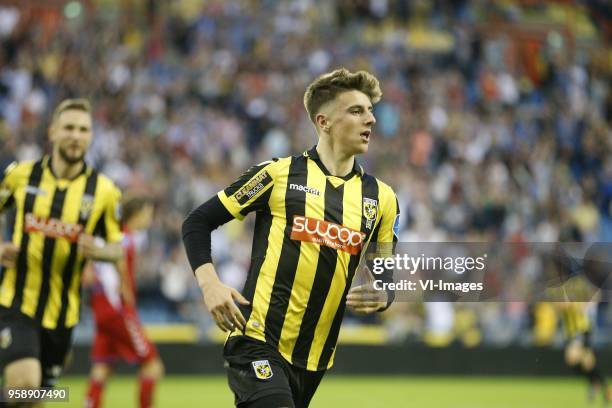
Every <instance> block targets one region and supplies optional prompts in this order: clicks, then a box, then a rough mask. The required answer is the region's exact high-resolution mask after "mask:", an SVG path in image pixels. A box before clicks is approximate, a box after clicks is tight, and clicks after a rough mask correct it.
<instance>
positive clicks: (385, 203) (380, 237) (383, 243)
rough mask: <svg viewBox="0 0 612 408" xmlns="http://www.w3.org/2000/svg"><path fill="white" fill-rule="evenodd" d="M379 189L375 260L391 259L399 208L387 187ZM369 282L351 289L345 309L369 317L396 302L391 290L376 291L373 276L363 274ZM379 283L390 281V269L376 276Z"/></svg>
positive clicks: (395, 241)
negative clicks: (379, 209) (378, 258)
mask: <svg viewBox="0 0 612 408" xmlns="http://www.w3.org/2000/svg"><path fill="white" fill-rule="evenodd" d="M385 187H386V189H385V190H381V200H380V201H381V218H380V221H379V223H378V225H377V226H376V228H375V231H374V232H373V234H372V235H373V237H374V239H375V242H374V244H375V245H376V248H375V251H374V252H375V255H376V256H377V257H378V256H379V257H390V256H393V253H394V251H395V245H396V243H397V235H398V228H399V205H398V202H397V197H396V196H395V193H394V192H393V190H391V188H390V187H388V186H385ZM366 277H367V279H368V282H366V283H365V284H363V285H360V286H357V287H354V288H352V289H351V290H350V291H349V293H348V295H347V297H346V299H347V306H349V307H350V308H351V309H352V310H353V311H354V312H356V313H358V314H369V313H373V312H382V311H384V310H387V309H388V308H389V306H391V303H393V301H394V300H395V292H393V291H391V290H387V291H381V290H375V289H374V287H373V280H374V277H372V275H371V274H370V272H367V273H366ZM375 278H376V279H378V280H381V281H382V282H393V269H385V270H384V271H383V272H382V273H381V274H378V275H376V277H375Z"/></svg>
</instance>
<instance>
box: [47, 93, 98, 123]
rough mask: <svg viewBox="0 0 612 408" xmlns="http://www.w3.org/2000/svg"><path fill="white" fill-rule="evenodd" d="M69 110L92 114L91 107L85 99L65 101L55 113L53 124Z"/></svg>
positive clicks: (52, 119)
mask: <svg viewBox="0 0 612 408" xmlns="http://www.w3.org/2000/svg"><path fill="white" fill-rule="evenodd" d="M67 110H80V111H83V112H86V113H91V105H90V103H89V101H88V100H87V99H85V98H75V99H64V100H63V101H62V102H61V103H60V104H59V105H57V108H55V110H54V111H53V117H52V118H51V123H55V121H56V120H57V119H58V118H59V116H60V115H61V114H62V113H63V112H66V111H67Z"/></svg>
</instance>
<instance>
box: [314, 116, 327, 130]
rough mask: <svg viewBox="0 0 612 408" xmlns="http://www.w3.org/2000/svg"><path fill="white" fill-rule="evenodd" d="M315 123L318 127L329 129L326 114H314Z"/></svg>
mask: <svg viewBox="0 0 612 408" xmlns="http://www.w3.org/2000/svg"><path fill="white" fill-rule="evenodd" d="M315 123H316V125H317V127H318V128H320V129H323V130H324V131H326V132H327V131H329V119H328V118H327V115H326V114H324V113H317V115H316V116H315Z"/></svg>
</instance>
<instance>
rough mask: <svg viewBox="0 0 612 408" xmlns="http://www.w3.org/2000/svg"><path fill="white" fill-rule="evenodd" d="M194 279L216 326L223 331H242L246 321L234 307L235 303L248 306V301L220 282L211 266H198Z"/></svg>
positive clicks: (236, 307)
mask: <svg viewBox="0 0 612 408" xmlns="http://www.w3.org/2000/svg"><path fill="white" fill-rule="evenodd" d="M196 277H197V279H198V285H199V286H200V289H201V290H202V295H203V296H204V303H205V304H206V308H207V309H208V311H209V312H210V314H211V315H212V317H213V319H214V320H215V323H217V326H219V328H220V329H221V330H223V331H230V332H231V331H233V330H234V329H238V330H240V331H242V330H244V327H245V326H246V320H245V319H244V316H242V313H241V312H240V309H238V306H236V302H238V303H240V304H242V305H248V304H249V301H248V300H246V299H245V298H244V297H243V296H242V295H241V294H240V292H238V291H237V290H236V289H234V288H232V287H229V286H227V285H225V284H224V283H223V282H221V281H220V280H219V278H218V277H217V274H216V272H215V270H214V268H213V266H212V264H205V265H202V266H200V267H199V268H198V269H197V270H196Z"/></svg>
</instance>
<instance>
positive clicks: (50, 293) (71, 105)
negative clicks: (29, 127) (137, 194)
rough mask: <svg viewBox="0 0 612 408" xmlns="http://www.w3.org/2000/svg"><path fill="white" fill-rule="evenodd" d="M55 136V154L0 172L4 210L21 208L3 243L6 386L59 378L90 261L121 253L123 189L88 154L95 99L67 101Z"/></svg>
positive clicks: (0, 352) (0, 313)
mask: <svg viewBox="0 0 612 408" xmlns="http://www.w3.org/2000/svg"><path fill="white" fill-rule="evenodd" d="M49 138H50V141H51V144H52V153H51V155H50V156H45V157H43V158H42V159H40V160H38V161H34V162H19V163H14V164H12V165H10V166H9V167H8V168H7V169H6V170H5V171H4V174H3V175H2V176H1V178H0V211H2V210H5V209H7V208H10V207H15V209H16V214H15V217H14V221H13V223H12V226H11V230H12V240H11V241H10V242H0V263H1V265H2V270H1V273H0V365H1V367H2V368H3V376H4V387H5V388H11V387H21V388H24V387H39V386H41V384H42V385H43V386H50V385H52V384H53V382H54V380H55V379H56V378H57V376H58V375H59V373H60V371H61V368H62V367H63V363H64V359H65V357H66V355H67V353H68V351H69V348H70V342H71V332H72V327H73V326H75V325H76V324H77V322H78V319H79V305H80V286H81V285H80V283H81V282H80V280H81V271H82V268H83V264H84V262H85V260H86V259H98V260H107V261H113V260H117V259H119V258H120V257H121V255H122V250H121V244H120V240H121V230H120V227H119V223H118V221H117V217H118V215H117V213H118V211H119V208H118V205H119V200H120V196H121V194H120V192H119V190H118V189H117V188H116V187H115V185H114V184H113V183H112V182H111V181H110V180H109V179H108V178H106V177H105V176H103V175H101V174H99V173H98V172H97V171H95V170H94V169H93V168H91V167H90V166H88V165H86V164H85V161H84V156H85V153H86V151H87V148H88V146H89V145H90V143H91V139H92V119H91V112H90V107H89V103H88V102H87V101H86V100H83V99H69V100H66V101H64V102H62V103H61V104H60V105H59V106H58V107H57V109H56V110H55V112H54V115H53V119H52V122H51V126H50V127H49ZM94 235H96V236H100V237H102V238H104V239H105V243H100V242H97V241H96V240H95V239H94Z"/></svg>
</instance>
